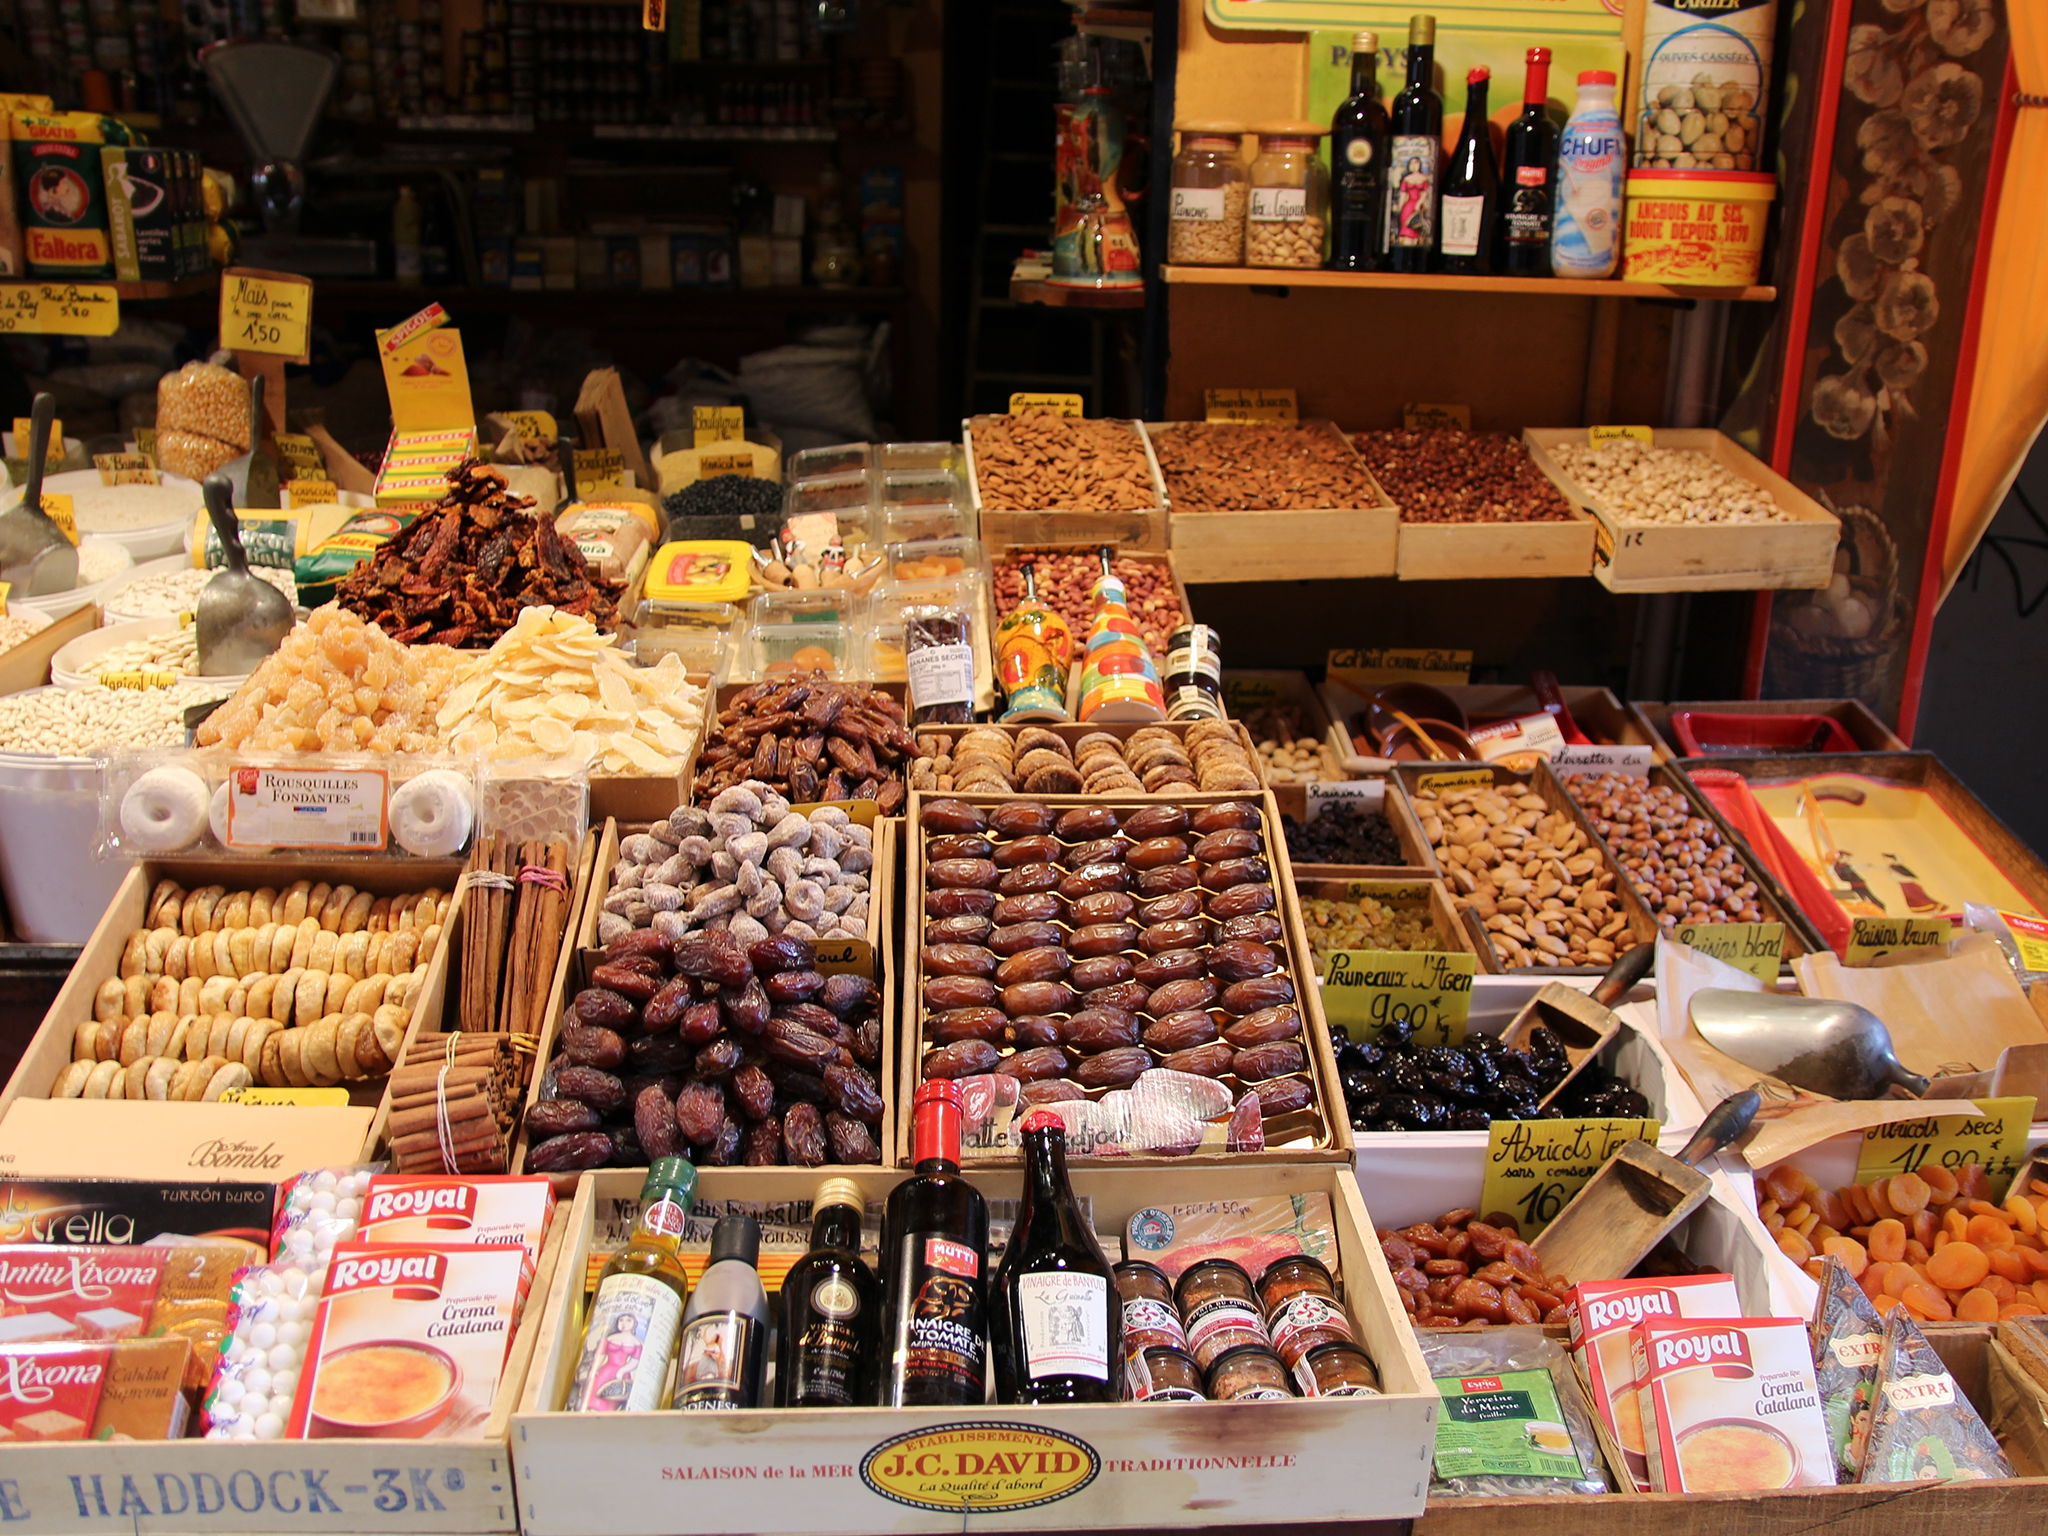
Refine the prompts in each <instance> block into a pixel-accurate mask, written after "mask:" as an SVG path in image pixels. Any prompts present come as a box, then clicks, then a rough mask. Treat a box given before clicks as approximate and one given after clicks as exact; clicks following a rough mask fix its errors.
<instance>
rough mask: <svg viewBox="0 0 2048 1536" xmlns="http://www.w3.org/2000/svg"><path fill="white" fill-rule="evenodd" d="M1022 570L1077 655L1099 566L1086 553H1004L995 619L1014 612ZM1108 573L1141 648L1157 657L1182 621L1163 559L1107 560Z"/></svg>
mask: <svg viewBox="0 0 2048 1536" xmlns="http://www.w3.org/2000/svg"><path fill="white" fill-rule="evenodd" d="M1025 565H1029V566H1031V567H1032V568H1033V572H1034V575H1035V576H1036V578H1037V583H1038V600H1039V601H1040V602H1042V603H1044V604H1045V606H1046V607H1048V608H1050V609H1052V611H1053V612H1054V613H1057V614H1058V615H1059V616H1060V617H1061V618H1063V619H1065V620H1066V621H1067V627H1068V628H1069V629H1071V630H1072V631H1073V632H1074V644H1075V648H1076V649H1077V650H1078V649H1079V648H1080V646H1081V643H1082V642H1083V641H1084V640H1085V639H1086V638H1087V635H1088V626H1089V624H1090V623H1091V622H1092V621H1093V620H1094V618H1095V609H1094V606H1093V605H1092V604H1091V603H1090V602H1089V600H1088V593H1089V590H1090V589H1091V588H1092V587H1093V586H1094V585H1095V579H1096V578H1097V577H1098V576H1100V575H1101V574H1102V562H1101V561H1100V560H1099V559H1098V558H1097V557H1096V556H1094V555H1092V554H1091V555H1075V554H1062V553H1060V552H1059V551H1057V550H1029V549H1012V550H1010V551H1009V552H1008V553H1007V554H1006V555H1004V556H1003V558H1002V559H1000V560H998V561H996V562H995V577H996V617H997V618H999V619H1000V618H1002V617H1004V616H1005V615H1007V614H1010V613H1014V612H1015V611H1016V609H1017V606H1018V604H1020V603H1022V602H1023V601H1024V572H1023V570H1022V567H1023V566H1025ZM1109 569H1110V574H1112V575H1113V576H1115V577H1116V579H1117V580H1118V581H1121V582H1122V583H1123V584H1124V595H1125V597H1127V598H1128V599H1129V606H1130V614H1131V618H1132V619H1133V620H1134V621H1135V622H1136V623H1137V626H1138V633H1139V634H1140V636H1142V637H1143V639H1144V641H1145V648H1146V649H1147V650H1149V651H1150V652H1151V653H1152V654H1153V656H1154V657H1155V658H1157V657H1163V656H1164V655H1166V653H1167V644H1166V642H1167V641H1168V640H1169V639H1170V638H1171V637H1172V635H1173V632H1174V631H1175V630H1176V629H1179V628H1180V627H1181V626H1182V625H1183V624H1185V623H1187V622H1188V616H1187V613H1186V611H1185V610H1184V609H1183V608H1182V607H1181V603H1180V594H1179V593H1178V592H1176V591H1175V590H1174V586H1173V575H1172V572H1171V570H1170V569H1169V568H1168V566H1167V564H1166V562H1165V561H1164V560H1134V559H1132V558H1131V557H1130V556H1128V555H1113V556H1111V557H1110V562H1109Z"/></svg>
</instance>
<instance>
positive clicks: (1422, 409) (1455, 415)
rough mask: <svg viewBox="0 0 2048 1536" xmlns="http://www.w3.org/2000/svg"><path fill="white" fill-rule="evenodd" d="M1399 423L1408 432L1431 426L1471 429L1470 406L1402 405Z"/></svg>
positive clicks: (1423, 429)
mask: <svg viewBox="0 0 2048 1536" xmlns="http://www.w3.org/2000/svg"><path fill="white" fill-rule="evenodd" d="M1401 425H1402V426H1404V427H1406V428H1407V429H1408V430H1409V431H1410V432H1419V431H1426V430H1428V429H1429V428H1432V427H1457V428H1460V429H1461V430H1464V431H1467V432H1469V431H1471V430H1472V407H1471V406H1469V405H1404V406H1402V407H1401Z"/></svg>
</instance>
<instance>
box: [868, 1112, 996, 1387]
mask: <svg viewBox="0 0 2048 1536" xmlns="http://www.w3.org/2000/svg"><path fill="white" fill-rule="evenodd" d="M960 1113H961V1101H960V1088H959V1085H958V1084H956V1083H950V1082H944V1081H933V1082H929V1083H922V1084H920V1085H919V1086H918V1090H917V1097H916V1099H915V1100H914V1101H913V1114H914V1115H915V1120H914V1122H913V1124H914V1126H915V1129H914V1130H913V1132H912V1150H913V1153H914V1155H915V1157H916V1159H917V1165H916V1171H915V1172H914V1173H913V1174H912V1176H911V1177H910V1178H908V1179H905V1180H904V1181H903V1182H902V1183H901V1184H898V1185H897V1186H896V1187H895V1188H894V1189H892V1190H891V1191H889V1203H888V1205H887V1206H886V1207H884V1209H883V1216H882V1275H883V1282H884V1284H885V1285H886V1286H887V1287H888V1289H887V1291H886V1292H885V1294H884V1299H883V1308H882V1347H883V1348H884V1349H885V1350H887V1351H888V1353H887V1356H886V1358H885V1359H884V1361H883V1381H882V1394H881V1395H882V1405H883V1406H884V1407H887V1408H958V1407H966V1406H971V1405H974V1404H978V1403H981V1402H983V1401H985V1400H986V1398H987V1372H988V1275H987V1273H986V1270H985V1266H986V1264H987V1259H988V1202H987V1201H985V1200H983V1199H982V1197H981V1191H980V1190H978V1189H976V1188H975V1187H974V1186H973V1185H972V1184H969V1183H968V1182H967V1181H966V1180H965V1179H963V1178H961V1177H960Z"/></svg>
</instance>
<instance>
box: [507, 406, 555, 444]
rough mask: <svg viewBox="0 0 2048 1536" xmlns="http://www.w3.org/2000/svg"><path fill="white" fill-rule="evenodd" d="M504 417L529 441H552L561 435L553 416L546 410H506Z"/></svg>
mask: <svg viewBox="0 0 2048 1536" xmlns="http://www.w3.org/2000/svg"><path fill="white" fill-rule="evenodd" d="M505 419H506V420H507V421H509V422H511V423H512V425H513V426H515V427H517V428H518V429H519V435H520V436H521V437H523V438H526V439H527V440H528V441H530V442H536V443H552V442H553V441H554V440H555V439H556V438H558V437H560V436H561V435H562V429H561V428H560V427H559V426H557V425H556V424H555V418H554V417H553V416H550V415H549V414H548V413H547V412H546V411H507V412H505Z"/></svg>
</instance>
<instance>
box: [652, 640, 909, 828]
mask: <svg viewBox="0 0 2048 1536" xmlns="http://www.w3.org/2000/svg"><path fill="white" fill-rule="evenodd" d="M916 756H917V738H916V737H914V736H912V735H911V734H910V732H909V731H908V730H907V729H905V727H904V724H903V706H902V705H901V704H900V703H898V702H897V701H896V700H895V699H893V698H891V697H890V696H889V695H888V694H886V693H882V692H879V691H878V690H876V689H873V688H870V687H868V686H867V685H866V684H865V683H835V682H832V681H830V680H829V679H827V678H825V677H823V676H820V675H818V674H807V675H804V676H799V677H793V678H790V679H788V680H786V681H780V682H768V683H756V684H754V686H752V687H751V688H747V689H744V690H742V691H741V692H740V693H739V694H737V695H736V696H735V697H734V698H733V700H732V702H731V703H729V704H727V705H726V706H725V708H723V709H721V710H720V711H719V712H718V719H717V721H716V722H715V723H714V724H713V727H712V730H711V733H710V735H709V736H707V737H706V738H705V743H704V751H703V753H702V755H701V756H700V757H699V758H698V759H697V777H696V779H695V781H694V782H693V783H692V784H691V787H690V788H691V797H692V798H693V799H694V800H696V801H697V802H698V803H700V804H705V803H708V802H710V801H711V800H712V799H714V798H715V797H716V796H718V795H719V794H721V793H723V792H724V791H726V790H728V789H731V788H732V787H733V786H734V785H736V784H739V783H741V782H742V781H758V782H760V783H762V784H764V785H766V786H767V787H768V788H770V789H773V790H775V791H776V792H777V793H779V794H780V795H782V796H783V797H784V798H785V799H787V800H790V801H792V802H794V803H796V804H799V805H808V804H810V803H811V802H812V801H816V800H872V801H874V802H875V803H876V805H877V806H879V807H880V809H881V813H882V814H883V815H884V816H894V815H896V814H897V813H898V812H900V811H901V810H902V809H903V803H904V800H905V799H906V797H907V795H908V790H907V789H906V788H905V787H904V782H903V770H904V768H905V767H906V766H907V765H908V764H909V762H910V760H911V759H912V758H914V757H916Z"/></svg>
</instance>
